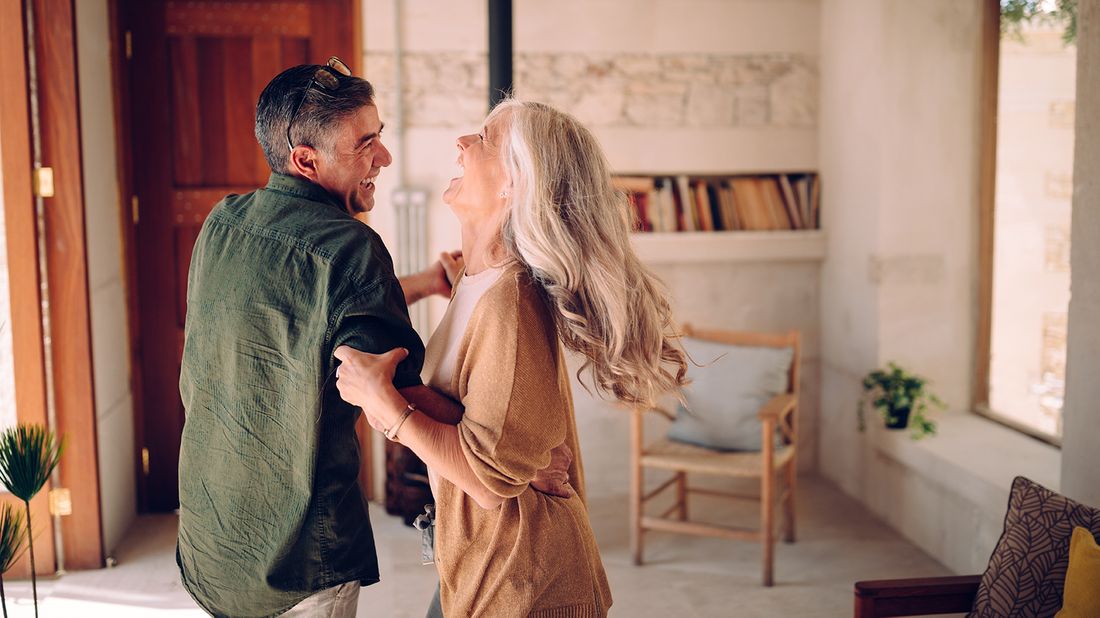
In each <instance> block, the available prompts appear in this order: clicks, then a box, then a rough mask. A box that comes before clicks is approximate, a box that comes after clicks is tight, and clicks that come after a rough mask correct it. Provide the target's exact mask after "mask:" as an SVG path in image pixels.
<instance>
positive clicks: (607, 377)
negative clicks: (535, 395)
mask: <svg viewBox="0 0 1100 618" xmlns="http://www.w3.org/2000/svg"><path fill="white" fill-rule="evenodd" d="M498 121H499V122H500V125H499V126H500V129H499V132H498V134H499V135H500V141H501V144H500V156H501V160H502V163H503V165H504V169H505V173H506V175H507V177H508V180H509V181H510V184H511V188H510V189H509V191H508V200H509V208H508V209H507V211H506V214H505V215H504V217H505V219H504V221H503V224H502V229H501V240H502V243H503V248H504V252H505V253H506V255H507V257H511V258H514V259H516V260H518V261H520V262H522V263H523V264H524V265H525V266H526V267H527V268H528V269H529V270H530V271H531V273H532V275H533V276H534V277H535V279H536V280H537V281H538V282H539V283H540V284H541V285H542V287H543V289H544V290H545V292H546V295H547V297H548V299H549V301H550V303H551V305H552V307H553V308H554V309H555V311H554V315H555V319H556V320H557V325H558V334H559V336H560V337H561V340H562V343H563V344H564V345H565V347H566V348H568V349H570V350H573V351H575V352H578V353H580V354H581V355H583V356H584V358H585V362H584V364H583V365H582V366H581V368H580V370H579V371H578V372H577V375H578V378H581V374H582V373H583V372H584V371H586V370H588V371H589V372H590V374H591V377H592V379H593V382H594V385H595V387H596V390H597V392H599V393H600V394H601V395H607V394H610V395H612V396H613V397H614V398H615V399H618V400H619V401H621V402H623V403H628V404H635V405H653V404H654V403H655V402H656V399H657V397H658V396H660V395H661V394H663V393H667V392H670V391H679V388H680V387H682V386H683V385H684V384H686V382H687V380H686V378H685V374H686V372H687V362H686V359H685V355H684V352H683V350H682V349H681V348H680V346H679V345H678V344H677V343H676V341H675V339H676V337H677V335H676V334H675V332H674V331H675V325H674V323H673V319H672V310H671V308H670V305H669V302H668V298H667V291H666V290H665V288H664V286H663V284H661V282H660V281H659V280H658V279H657V278H656V277H655V276H654V275H653V274H652V273H651V272H650V271H649V269H647V268H646V267H645V266H644V265H643V264H642V262H641V260H639V259H638V256H637V255H635V253H634V249H633V247H632V246H631V244H630V225H631V214H630V213H631V210H630V206H629V202H628V200H627V197H626V195H625V194H624V193H623V192H622V191H619V190H617V189H615V188H614V187H613V186H612V184H611V173H610V166H609V164H608V162H607V159H606V157H605V156H604V154H603V151H602V149H601V148H600V145H599V143H598V142H597V141H596V138H595V136H594V135H592V133H591V132H590V131H589V130H588V129H587V128H585V127H584V126H583V125H582V124H581V123H580V122H578V121H577V120H576V119H575V118H573V117H572V116H570V115H568V114H566V113H564V112H561V111H558V110H556V109H554V108H552V107H550V106H548V105H544V104H542V103H533V102H523V101H517V100H506V101H503V102H501V103H500V104H499V105H497V106H496V107H495V108H494V109H493V111H492V112H491V113H490V114H489V117H488V118H486V121H485V124H486V125H489V124H490V123H494V122H498ZM581 382H582V384H583V383H584V380H583V379H581ZM586 388H587V385H586Z"/></svg>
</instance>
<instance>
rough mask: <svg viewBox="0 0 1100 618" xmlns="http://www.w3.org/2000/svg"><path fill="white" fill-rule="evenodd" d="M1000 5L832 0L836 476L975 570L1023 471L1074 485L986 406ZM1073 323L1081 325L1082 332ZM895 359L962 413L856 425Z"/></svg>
mask: <svg viewBox="0 0 1100 618" xmlns="http://www.w3.org/2000/svg"><path fill="white" fill-rule="evenodd" d="M981 7H982V0H966V1H957V0H925V1H922V2H908V1H905V0H887V1H882V0H826V1H825V2H824V3H823V5H822V10H821V13H822V35H821V40H822V46H821V50H822V52H821V55H822V59H821V66H822V70H821V74H822V76H821V83H822V95H821V98H822V104H821V109H822V113H821V137H820V141H821V149H820V159H821V170H822V174H823V176H824V178H826V183H825V184H824V191H825V193H824V199H825V200H826V201H827V203H829V204H831V205H832V208H830V209H827V210H826V211H825V215H824V217H825V227H826V229H828V230H829V236H828V251H827V259H826V262H825V265H824V269H823V275H822V283H821V289H822V293H821V332H822V357H823V365H822V367H823V368H822V389H823V393H822V402H821V404H822V413H821V414H822V417H821V443H822V444H823V445H827V446H824V447H823V448H822V449H821V451H820V458H819V461H820V466H821V471H822V473H823V474H824V475H825V476H826V477H828V478H829V479H831V480H833V481H834V482H836V483H837V484H838V485H840V486H841V487H842V488H844V490H845V491H847V492H848V493H850V494H851V495H853V496H855V497H856V498H858V499H859V500H861V501H862V502H864V503H865V504H866V505H867V506H868V507H869V508H871V510H872V511H874V512H875V513H876V514H878V515H879V516H880V517H882V518H883V519H885V520H886V521H887V522H888V523H890V524H891V525H892V526H894V527H895V528H897V529H898V530H899V531H900V532H901V533H902V534H904V535H905V536H907V537H908V538H910V539H911V540H913V541H914V542H915V543H916V544H917V545H918V546H920V547H921V548H922V549H924V550H925V551H928V552H929V553H930V554H931V555H933V556H934V557H936V558H937V559H939V560H940V561H941V562H943V563H944V564H945V565H946V566H947V567H948V568H950V569H952V570H954V571H956V572H960V573H973V572H981V571H982V570H984V568H985V564H986V561H987V560H988V556H989V553H990V551H991V550H992V547H993V545H994V543H995V542H996V539H997V537H998V535H999V533H1000V530H1001V520H1002V518H1003V515H1004V509H1005V503H1006V499H1007V495H1008V489H1009V486H1010V483H1011V479H1012V477H1013V476H1015V475H1017V474H1023V475H1025V476H1029V477H1031V478H1033V479H1035V480H1037V481H1039V482H1041V483H1043V484H1046V485H1048V486H1050V487H1052V488H1053V489H1057V488H1058V473H1057V466H1058V453H1057V450H1056V449H1054V448H1052V447H1049V446H1046V445H1043V444H1040V443H1038V442H1035V441H1033V440H1030V439H1028V438H1025V437H1023V436H1022V435H1021V434H1018V433H1016V432H1013V431H1011V430H1008V429H1005V428H1003V427H1001V426H999V425H995V424H993V423H992V422H989V421H986V420H984V419H980V418H978V417H976V416H974V415H972V414H970V413H969V412H970V411H969V407H970V402H971V388H972V381H973V378H974V373H975V369H974V368H975V358H974V347H975V340H976V336H977V296H976V295H977V281H978V279H977V255H978V248H977V247H978V245H977V243H978V226H977V213H978V202H977V199H978V195H977V191H978V166H979V161H980V158H979V140H980V134H979V127H980V115H979V114H980V104H981V91H980V83H981V82H980V76H981V72H980V61H981V52H982V41H981V19H980V18H981ZM1072 336H1073V333H1072V332H1071V338H1072ZM890 360H894V361H897V362H898V363H900V364H902V365H903V366H905V367H907V368H909V369H911V370H913V371H915V372H917V373H919V374H922V375H924V376H926V377H928V378H930V379H931V380H932V385H933V390H934V391H935V392H937V393H938V394H939V395H940V396H941V397H942V398H943V399H944V400H945V401H946V402H947V404H948V406H949V408H950V411H949V412H948V413H947V414H945V415H943V417H942V418H941V429H940V433H941V435H940V436H938V437H935V438H932V439H929V440H927V441H925V442H922V443H913V442H911V441H909V440H908V439H907V438H906V437H905V436H904V435H898V434H896V433H887V432H885V431H883V430H881V429H878V428H877V427H873V428H872V430H871V431H868V432H867V433H866V434H860V433H858V432H857V431H856V429H855V418H854V411H855V407H856V402H857V401H858V398H859V396H860V378H861V377H862V376H863V375H864V374H866V373H867V372H868V371H869V370H871V369H873V368H875V367H877V366H881V365H883V364H885V363H886V362H887V361H890Z"/></svg>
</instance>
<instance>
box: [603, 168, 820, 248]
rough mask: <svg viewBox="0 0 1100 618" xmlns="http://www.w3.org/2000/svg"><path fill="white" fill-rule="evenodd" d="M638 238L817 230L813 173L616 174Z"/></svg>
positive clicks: (817, 183) (817, 206) (817, 199)
mask: <svg viewBox="0 0 1100 618" xmlns="http://www.w3.org/2000/svg"><path fill="white" fill-rule="evenodd" d="M614 182H615V185H616V186H617V187H618V188H619V189H621V190H623V191H625V192H626V193H627V194H628V195H629V196H630V203H631V207H632V208H633V209H634V222H635V230H636V231H637V232H639V233H676V232H735V231H754V232H757V231H786V230H816V229H818V228H819V227H820V226H819V223H820V208H821V183H820V180H819V179H818V176H817V174H816V173H813V172H793V173H787V172H784V173H772V174H728V175H713V174H710V175H701V174H668V175H662V174H657V175H648V174H647V175H637V174H617V175H616V176H615V177H614Z"/></svg>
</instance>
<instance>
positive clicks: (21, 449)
mask: <svg viewBox="0 0 1100 618" xmlns="http://www.w3.org/2000/svg"><path fill="white" fill-rule="evenodd" d="M64 447H65V445H64V440H62V439H59V438H58V437H57V435H56V434H55V433H54V432H53V431H51V430H49V429H47V428H46V427H43V426H41V425H22V424H20V425H16V426H15V427H11V428H9V429H8V430H6V431H5V432H4V433H3V434H0V483H3V484H4V486H5V487H7V488H8V491H10V492H11V493H12V494H13V495H15V496H16V497H17V498H19V499H20V500H24V501H30V499H31V498H33V497H34V495H35V494H37V493H38V492H39V490H41V489H42V486H43V485H45V484H46V481H47V480H49V478H50V474H51V473H52V472H53V470H54V468H56V467H57V464H58V462H59V461H61V452H62V451H63V450H64Z"/></svg>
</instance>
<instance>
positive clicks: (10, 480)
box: [0, 424, 64, 618]
mask: <svg viewBox="0 0 1100 618" xmlns="http://www.w3.org/2000/svg"><path fill="white" fill-rule="evenodd" d="M63 450H64V441H63V440H62V439H61V438H59V437H58V435H57V434H55V433H54V432H53V431H52V430H50V429H47V428H46V427H43V426H42V425H22V424H20V425H16V426H15V427H10V428H8V429H7V430H6V431H4V432H3V433H0V483H3V485H4V486H5V487H7V488H8V491H10V492H11V493H12V495H14V496H15V497H16V498H19V499H20V500H22V501H23V510H24V520H25V522H26V526H27V548H28V550H29V553H30V556H31V593H32V594H33V596H34V615H35V618H38V576H37V574H36V573H35V565H34V534H33V533H32V531H31V498H33V497H34V496H35V494H37V493H38V492H39V490H41V489H42V486H43V485H45V484H46V481H47V480H49V478H50V474H51V473H52V472H53V470H54V468H56V467H57V464H58V462H60V461H61V452H62V451H63Z"/></svg>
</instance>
